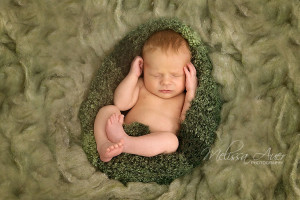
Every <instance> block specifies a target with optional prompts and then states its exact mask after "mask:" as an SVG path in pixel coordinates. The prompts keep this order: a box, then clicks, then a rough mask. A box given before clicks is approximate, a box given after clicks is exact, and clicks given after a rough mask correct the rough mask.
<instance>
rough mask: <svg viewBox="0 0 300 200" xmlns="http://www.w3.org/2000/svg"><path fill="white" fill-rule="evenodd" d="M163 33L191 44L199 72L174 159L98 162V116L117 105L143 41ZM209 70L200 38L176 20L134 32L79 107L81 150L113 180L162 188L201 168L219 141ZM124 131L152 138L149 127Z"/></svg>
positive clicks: (215, 92) (110, 58) (160, 21)
mask: <svg viewBox="0 0 300 200" xmlns="http://www.w3.org/2000/svg"><path fill="white" fill-rule="evenodd" d="M164 29H172V30H174V31H176V32H178V33H180V34H181V35H182V36H183V37H184V38H185V39H186V40H187V41H188V43H189V45H190V48H191V52H192V63H193V64H194V66H195V67H196V70H197V78H198V88H197V92H196V97H195V99H194V100H193V101H192V104H191V107H190V109H189V110H188V112H187V114H186V119H185V121H184V122H183V123H182V124H181V128H180V131H179V136H178V137H179V148H178V150H177V152H175V153H173V154H168V155H158V156H155V157H151V158H147V157H142V156H137V155H131V154H126V153H123V154H121V155H119V156H117V157H115V158H113V159H112V160H111V161H110V162H108V163H104V162H102V161H101V160H100V159H99V156H98V153H97V149H96V142H95V139H94V133H93V125H94V120H95V117H96V114H97V112H98V111H99V109H100V108H101V107H103V106H105V105H109V104H113V92H114V90H115V89H116V87H117V86H118V84H119V83H120V82H121V80H122V79H123V78H124V77H125V76H126V75H127V73H128V72H129V69H130V63H131V62H132V59H133V58H134V57H135V56H137V55H141V49H142V46H143V44H144V42H145V41H146V40H147V39H148V38H149V36H150V35H152V34H153V33H154V32H156V31H160V30H164ZM211 71H212V65H211V62H210V60H209V57H208V55H207V50H206V48H205V46H204V44H203V43H202V42H201V39H200V37H199V36H198V34H197V33H196V32H195V31H193V30H192V29H191V28H190V27H189V26H187V25H185V24H183V23H181V22H180V21H178V20H176V19H171V18H169V19H168V18H162V19H157V20H152V21H150V22H148V23H146V24H143V25H140V26H139V27H137V28H136V29H135V30H133V31H132V32H130V33H129V34H128V35H126V36H125V37H124V38H123V39H122V40H121V41H120V42H119V43H118V44H117V45H116V46H115V48H114V50H113V51H112V53H111V54H110V55H108V56H107V57H106V59H105V60H104V61H103V63H102V65H101V67H100V68H99V70H98V72H97V75H96V76H95V78H94V80H93V81H92V84H91V88H90V90H89V93H88V95H87V98H86V100H85V101H84V102H83V103H82V105H81V108H80V114H79V117H80V121H81V124H82V132H83V137H82V140H83V148H84V151H85V152H86V154H87V156H88V159H89V161H90V162H91V163H92V164H93V165H94V166H96V167H98V168H99V169H100V170H101V171H102V172H104V173H105V174H107V175H108V176H109V177H110V178H114V179H117V180H120V181H121V182H123V183H127V182H132V181H141V182H157V183H159V184H168V183H170V182H171V181H172V180H174V179H175V178H177V177H179V176H182V175H184V174H186V173H187V172H189V171H190V170H191V169H192V168H194V167H195V166H198V165H199V164H201V163H202V161H203V158H204V157H205V155H206V154H207V153H208V149H209V147H210V146H211V145H212V144H213V142H214V140H215V131H216V129H217V127H218V124H219V121H220V110H221V104H222V102H221V100H220V96H219V90H218V86H217V84H216V82H215V81H214V80H213V77H212V75H211ZM124 129H125V132H126V133H127V134H129V135H132V136H139V135H143V134H147V133H149V129H148V127H147V126H145V125H143V124H140V123H133V124H130V125H126V126H124Z"/></svg>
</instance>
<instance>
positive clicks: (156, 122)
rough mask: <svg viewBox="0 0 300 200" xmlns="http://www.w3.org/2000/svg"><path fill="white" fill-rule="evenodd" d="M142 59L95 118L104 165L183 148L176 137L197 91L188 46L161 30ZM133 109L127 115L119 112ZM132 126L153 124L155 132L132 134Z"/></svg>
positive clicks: (97, 137) (177, 35) (146, 46)
mask: <svg viewBox="0 0 300 200" xmlns="http://www.w3.org/2000/svg"><path fill="white" fill-rule="evenodd" d="M142 57H143V58H142ZM142 57H139V56H137V57H136V58H135V59H134V60H133V61H132V63H131V68H130V71H129V73H128V75H127V76H126V77H125V78H124V79H123V80H122V82H121V83H120V84H119V85H118V87H117V89H116V90H115V93H114V105H108V106H105V107H103V108H101V109H100V110H99V112H98V114H97V116H96V119H95V124H94V133H95V139H96V143H97V150H98V153H99V155H100V159H101V160H102V161H103V162H108V161H110V160H111V159H112V158H113V157H114V156H118V155H119V154H121V153H122V152H124V153H130V154H136V155H140V156H147V157H151V156H155V155H158V154H162V153H172V152H175V151H176V150H177V148H178V139H177V136H176V134H177V131H178V130H179V127H180V123H181V122H182V121H183V120H184V119H185V114H186V111H187V110H188V109H189V107H190V102H191V101H192V100H193V98H194V97H195V93H196V88H197V77H196V69H195V67H194V66H193V64H192V63H191V62H190V60H191V52H190V49H189V45H188V43H187V42H186V40H185V39H184V38H183V37H182V36H181V35H180V34H178V33H176V32H174V31H172V30H164V31H159V32H156V33H154V34H153V35H152V36H151V37H150V38H149V39H148V40H147V41H146V43H145V44H144V46H143V52H142ZM142 74H143V75H142ZM129 109H130V111H129V112H128V114H127V115H126V117H124V115H122V114H121V112H120V111H126V110H129ZM132 122H140V123H143V124H145V125H148V126H149V129H150V132H151V133H149V134H147V135H143V136H138V137H133V136H128V135H127V134H126V133H125V132H124V130H123V126H122V125H123V123H125V124H130V123H132Z"/></svg>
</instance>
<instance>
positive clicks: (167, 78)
mask: <svg viewBox="0 0 300 200" xmlns="http://www.w3.org/2000/svg"><path fill="white" fill-rule="evenodd" d="M161 82H162V84H163V85H168V84H170V83H171V77H170V76H163V78H162V81H161Z"/></svg>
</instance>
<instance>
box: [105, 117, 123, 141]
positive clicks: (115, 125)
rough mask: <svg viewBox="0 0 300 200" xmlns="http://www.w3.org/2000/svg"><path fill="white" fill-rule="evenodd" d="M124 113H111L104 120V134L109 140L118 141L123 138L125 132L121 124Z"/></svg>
mask: <svg viewBox="0 0 300 200" xmlns="http://www.w3.org/2000/svg"><path fill="white" fill-rule="evenodd" d="M123 122H124V115H121V114H112V116H111V117H110V118H109V119H108V120H107V122H106V135H107V138H108V139H109V140H110V141H111V142H115V143H116V142H119V141H120V140H122V139H124V138H125V137H126V136H127V134H126V133H125V132H124V129H123V126H122V124H123Z"/></svg>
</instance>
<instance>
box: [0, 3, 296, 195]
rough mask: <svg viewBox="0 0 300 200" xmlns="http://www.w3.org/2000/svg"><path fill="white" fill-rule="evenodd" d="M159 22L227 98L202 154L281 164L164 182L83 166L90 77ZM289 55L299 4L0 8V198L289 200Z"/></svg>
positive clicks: (207, 170) (213, 161)
mask: <svg viewBox="0 0 300 200" xmlns="http://www.w3.org/2000/svg"><path fill="white" fill-rule="evenodd" d="M163 16H169V17H172V16H174V17H177V18H179V19H180V20H181V21H183V22H184V23H186V24H189V25H190V26H191V27H192V28H193V29H194V30H196V31H197V32H198V33H199V34H200V36H201V37H202V40H203V41H204V42H205V43H206V44H207V46H208V47H209V51H210V54H209V55H210V58H211V60H212V63H213V67H214V70H213V76H214V78H215V80H216V81H217V82H218V83H219V84H220V85H221V86H222V88H221V94H222V98H223V99H224V100H225V104H224V105H223V108H222V113H221V117H222V118H221V120H222V121H221V124H220V126H219V129H218V131H217V135H218V136H217V140H216V143H215V145H214V147H213V148H212V149H211V152H223V153H225V152H236V153H240V154H239V155H242V154H244V155H245V154H247V155H249V156H248V160H247V161H253V160H254V158H253V156H255V155H256V158H257V155H261V154H263V153H266V152H267V151H268V149H270V152H271V153H273V154H277V153H281V154H283V155H285V157H284V158H283V159H282V160H281V161H282V163H281V164H270V165H264V164H245V163H244V161H241V160H224V159H222V157H217V153H216V154H214V156H212V157H211V158H210V159H209V160H208V161H207V162H206V163H205V165H204V166H202V167H198V168H196V169H194V170H193V171H192V172H191V174H188V175H185V176H184V177H181V178H179V179H176V180H175V181H173V182H172V183H171V184H170V185H158V184H156V183H147V184H146V183H129V184H128V185H127V186H124V185H122V184H121V183H120V182H118V181H116V180H109V179H108V178H107V177H106V175H105V174H103V173H101V172H99V171H97V170H96V169H95V168H94V167H93V166H92V165H91V164H90V163H89V162H88V161H87V158H86V155H85V153H84V152H83V150H82V147H81V137H80V135H81V127H80V122H79V119H78V110H79V107H80V104H81V102H82V101H83V99H84V98H85V96H86V94H87V91H88V89H89V86H90V83H91V80H92V78H93V76H94V75H95V72H96V71H97V69H98V67H99V66H100V65H101V62H102V61H103V59H104V57H105V56H107V55H108V54H109V53H110V51H111V50H112V49H113V48H114V45H115V44H117V43H118V41H119V40H120V39H122V38H123V37H124V36H125V35H126V34H127V33H128V32H129V31H131V30H133V29H134V28H135V27H136V26H137V25H139V24H142V23H144V22H147V20H149V19H153V18H157V17H163ZM299 55H300V2H299V0H289V1H286V0H251V1H250V0H248V1H247V0H230V1H229V0H228V1H223V0H187V1H179V0H153V1H150V0H144V1H142V0H112V1H108V0H99V1H93V0H87V1H75V0H73V1H72V0H69V1H60V0H56V1H54V0H53V1H34V0H14V1H13V0H12V1H8V0H1V1H0V152H1V153H0V155H1V156H0V199H161V200H162V199H186V200H190V199H205V200H207V199H278V200H279V199H297V198H298V199H299V198H300V163H299V159H300V125H299V124H300V105H299V104H300V56H299ZM235 141H238V143H239V144H240V145H237V144H238V143H237V142H236V143H234V145H232V146H231V148H228V147H229V146H230V144H232V143H233V142H235ZM242 145H243V146H242ZM227 149H228V150H227ZM258 153H261V154H258ZM235 155H237V154H235ZM251 156H252V157H251ZM218 158H219V159H218ZM262 159H264V160H268V159H270V158H268V157H267V156H264V158H262Z"/></svg>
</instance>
